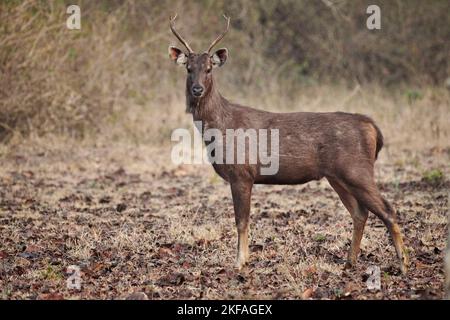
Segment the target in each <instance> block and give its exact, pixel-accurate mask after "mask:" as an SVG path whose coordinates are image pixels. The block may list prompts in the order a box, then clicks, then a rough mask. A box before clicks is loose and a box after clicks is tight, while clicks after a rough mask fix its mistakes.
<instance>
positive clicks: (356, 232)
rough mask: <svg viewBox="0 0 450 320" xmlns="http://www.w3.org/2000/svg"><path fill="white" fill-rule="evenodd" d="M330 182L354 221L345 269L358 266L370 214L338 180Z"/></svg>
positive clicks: (330, 180)
mask: <svg viewBox="0 0 450 320" xmlns="http://www.w3.org/2000/svg"><path fill="white" fill-rule="evenodd" d="M328 182H329V183H330V185H331V186H332V187H333V189H334V191H336V193H337V194H338V195H339V198H340V199H341V201H342V203H343V204H344V206H345V208H347V210H348V212H349V213H350V215H351V217H352V220H353V236H352V242H351V245H350V249H349V251H348V259H347V263H346V264H345V267H346V268H349V267H352V266H355V265H356V261H357V259H358V255H359V251H360V246H361V239H362V236H363V233H364V227H365V225H366V221H367V217H368V215H369V212H368V210H367V209H366V208H365V207H363V206H362V205H360V203H359V202H358V201H357V200H356V198H355V197H354V196H353V195H352V194H351V193H350V192H349V191H347V190H346V189H345V188H344V187H343V186H342V184H340V183H339V182H338V181H337V180H334V179H328Z"/></svg>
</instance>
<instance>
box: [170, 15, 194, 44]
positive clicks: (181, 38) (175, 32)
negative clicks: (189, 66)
mask: <svg viewBox="0 0 450 320" xmlns="http://www.w3.org/2000/svg"><path fill="white" fill-rule="evenodd" d="M177 16H178V14H175V16H174V17H173V18H170V30H172V32H173V34H174V35H175V37H177V38H178V40H180V42H181V43H182V44H183V45H184V46H185V47H186V49H188V51H189V53H193V52H194V50H192V49H191V47H190V46H189V44H188V43H187V42H186V40H184V39H183V37H182V36H180V34H179V33H178V32H177V31H176V30H175V27H174V25H173V22H174V21H175V19H176V18H177Z"/></svg>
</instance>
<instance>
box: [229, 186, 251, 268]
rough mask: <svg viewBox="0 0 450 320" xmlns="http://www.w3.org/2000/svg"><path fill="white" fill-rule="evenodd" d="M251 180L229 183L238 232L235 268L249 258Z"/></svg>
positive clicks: (240, 266)
mask: <svg viewBox="0 0 450 320" xmlns="http://www.w3.org/2000/svg"><path fill="white" fill-rule="evenodd" d="M252 186H253V183H252V182H243V181H237V182H233V183H231V194H232V196H233V205H234V216H235V219H236V227H237V232H238V248H237V249H238V252H237V258H236V268H237V269H239V270H241V269H242V267H243V266H244V265H245V264H246V262H247V261H248V258H249V252H248V227H249V226H248V224H249V216H250V198H251V194H252Z"/></svg>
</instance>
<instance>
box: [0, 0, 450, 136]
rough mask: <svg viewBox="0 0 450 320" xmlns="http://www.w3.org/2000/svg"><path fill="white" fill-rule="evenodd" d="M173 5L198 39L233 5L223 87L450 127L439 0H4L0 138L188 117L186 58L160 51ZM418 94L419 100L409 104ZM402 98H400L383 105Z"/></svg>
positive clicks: (293, 103)
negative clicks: (71, 19)
mask: <svg viewBox="0 0 450 320" xmlns="http://www.w3.org/2000/svg"><path fill="white" fill-rule="evenodd" d="M70 4H78V5H80V7H81V14H82V27H81V30H79V31H77V30H68V29H67V28H66V19H67V18H68V14H66V8H67V6H68V5H70ZM370 4H377V5H379V6H380V8H381V25H382V29H381V30H372V31H371V30H368V29H367V28H366V19H367V17H368V14H367V13H366V8H367V6H368V5H370ZM175 12H178V14H179V17H178V19H177V21H176V24H177V26H178V30H179V31H180V33H181V34H182V35H183V36H184V37H185V38H186V39H188V41H189V42H190V44H191V46H192V47H193V48H194V50H196V51H200V50H205V48H207V46H208V44H209V43H210V42H211V40H212V39H214V38H215V36H216V35H217V34H218V33H219V32H221V31H222V30H223V28H224V20H223V18H222V13H226V14H227V15H228V16H230V17H231V19H232V20H231V21H232V27H231V30H230V32H229V34H228V35H227V37H226V38H225V39H224V40H223V41H222V43H221V46H226V47H228V49H229V50H230V59H229V61H228V62H227V65H226V66H225V67H224V68H223V69H222V70H220V71H218V72H216V73H217V76H218V77H219V78H220V79H219V86H220V88H221V91H222V92H223V93H224V95H225V96H227V97H229V98H231V99H232V100H235V101H239V102H242V103H248V104H253V105H255V106H258V107H260V108H264V109H269V110H281V111H290V110H297V111H300V110H350V111H361V112H366V113H369V114H370V115H373V113H374V112H372V111H373V110H375V111H376V110H378V111H380V110H381V111H382V112H381V113H380V115H379V117H380V118H383V117H387V116H386V115H385V113H386V110H390V113H392V114H393V116H392V117H391V120H390V123H392V124H394V127H393V128H392V129H388V130H391V132H395V131H398V129H399V126H400V125H399V124H398V123H396V119H398V118H401V117H403V118H405V113H404V112H406V113H407V114H410V115H411V116H410V118H411V119H410V120H411V121H410V122H409V123H407V124H404V125H405V126H408V125H409V126H413V125H414V123H413V121H412V119H415V121H416V122H417V126H424V123H425V122H427V123H426V124H425V126H426V127H427V128H429V132H430V135H431V136H432V137H434V138H436V135H437V137H438V138H439V137H440V138H439V139H447V138H448V136H447V131H446V130H447V125H448V121H446V120H445V119H443V118H442V114H443V113H444V114H445V115H446V116H447V118H448V113H447V112H448V111H449V107H448V104H449V92H448V87H449V86H450V84H449V83H448V80H447V79H448V77H449V75H450V63H449V52H450V50H449V49H450V2H449V1H448V0H432V1H423V0H408V1H401V0H389V1H373V0H370V1H365V0H323V1H319V0H318V1H310V0H281V1H271V0H259V1H225V0H221V1H212V0H193V1H179V0H174V1H167V2H164V1H157V0H146V1H144V0H99V1H88V0H84V1H56V0H55V1H51V0H49V1H44V0H24V1H16V0H2V1H1V2H0V141H2V142H8V141H11V140H16V141H21V139H23V138H26V137H29V136H45V135H46V134H56V135H64V136H70V137H75V138H77V139H78V138H80V139H83V138H86V137H98V136H107V139H110V140H115V139H120V138H121V137H131V138H132V139H133V140H134V141H136V142H141V141H143V142H149V143H159V142H161V141H163V140H164V139H167V137H170V132H171V130H172V129H173V128H175V127H177V126H178V125H180V124H183V123H186V121H189V119H188V118H187V117H186V116H185V115H184V114H183V111H184V107H183V106H182V104H183V103H184V81H185V75H184V71H182V69H180V68H178V69H177V68H176V66H175V65H174V64H173V63H171V62H170V61H169V59H168V55H167V47H168V45H177V46H179V47H180V48H181V47H182V46H181V45H180V44H179V43H178V42H177V41H176V39H175V37H174V36H173V35H172V34H171V33H170V31H169V26H168V18H169V16H170V15H173V14H174V13H175ZM225 69H226V70H225ZM446 82H447V84H446ZM365 88H370V89H365ZM305 95H306V97H305ZM386 96H388V97H389V98H386ZM317 97H324V98H323V99H325V100H323V101H320V102H318V101H317ZM355 97H356V98H355ZM390 97H393V98H390ZM386 99H388V100H389V103H386V101H387V100H386ZM354 100H356V101H354ZM420 101H422V104H423V105H422V106H420V103H421V102H420ZM383 103H384V104H385V106H383ZM415 103H418V105H419V107H417V106H416V107H414V108H416V109H415V110H417V108H419V109H420V108H421V109H420V110H421V111H420V112H416V111H414V110H413V111H411V109H408V108H412V107H411V106H412V105H413V104H415ZM359 104H361V105H362V107H361V108H358V107H356V105H359ZM324 105H326V107H323V106H324ZM347 105H350V107H347ZM352 105H353V106H355V107H351V106H352ZM399 105H404V106H406V107H405V108H406V109H405V110H406V111H401V110H391V109H394V108H399ZM408 112H409V113H408ZM418 117H419V119H417V118H418ZM406 118H407V117H406ZM427 119H428V120H427ZM377 120H378V119H377ZM380 121H384V120H383V119H381V120H380ZM436 132H437V133H436ZM442 136H443V138H442ZM436 139H437V138H436Z"/></svg>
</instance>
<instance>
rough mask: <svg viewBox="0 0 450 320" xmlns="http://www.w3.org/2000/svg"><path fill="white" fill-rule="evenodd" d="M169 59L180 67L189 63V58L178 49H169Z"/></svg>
mask: <svg viewBox="0 0 450 320" xmlns="http://www.w3.org/2000/svg"><path fill="white" fill-rule="evenodd" d="M169 58H170V59H171V60H172V61H174V62H175V63H176V64H178V65H180V66H182V65H185V64H186V62H187V56H186V55H185V54H184V53H183V51H181V50H180V49H178V48H177V47H172V46H170V47H169Z"/></svg>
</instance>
